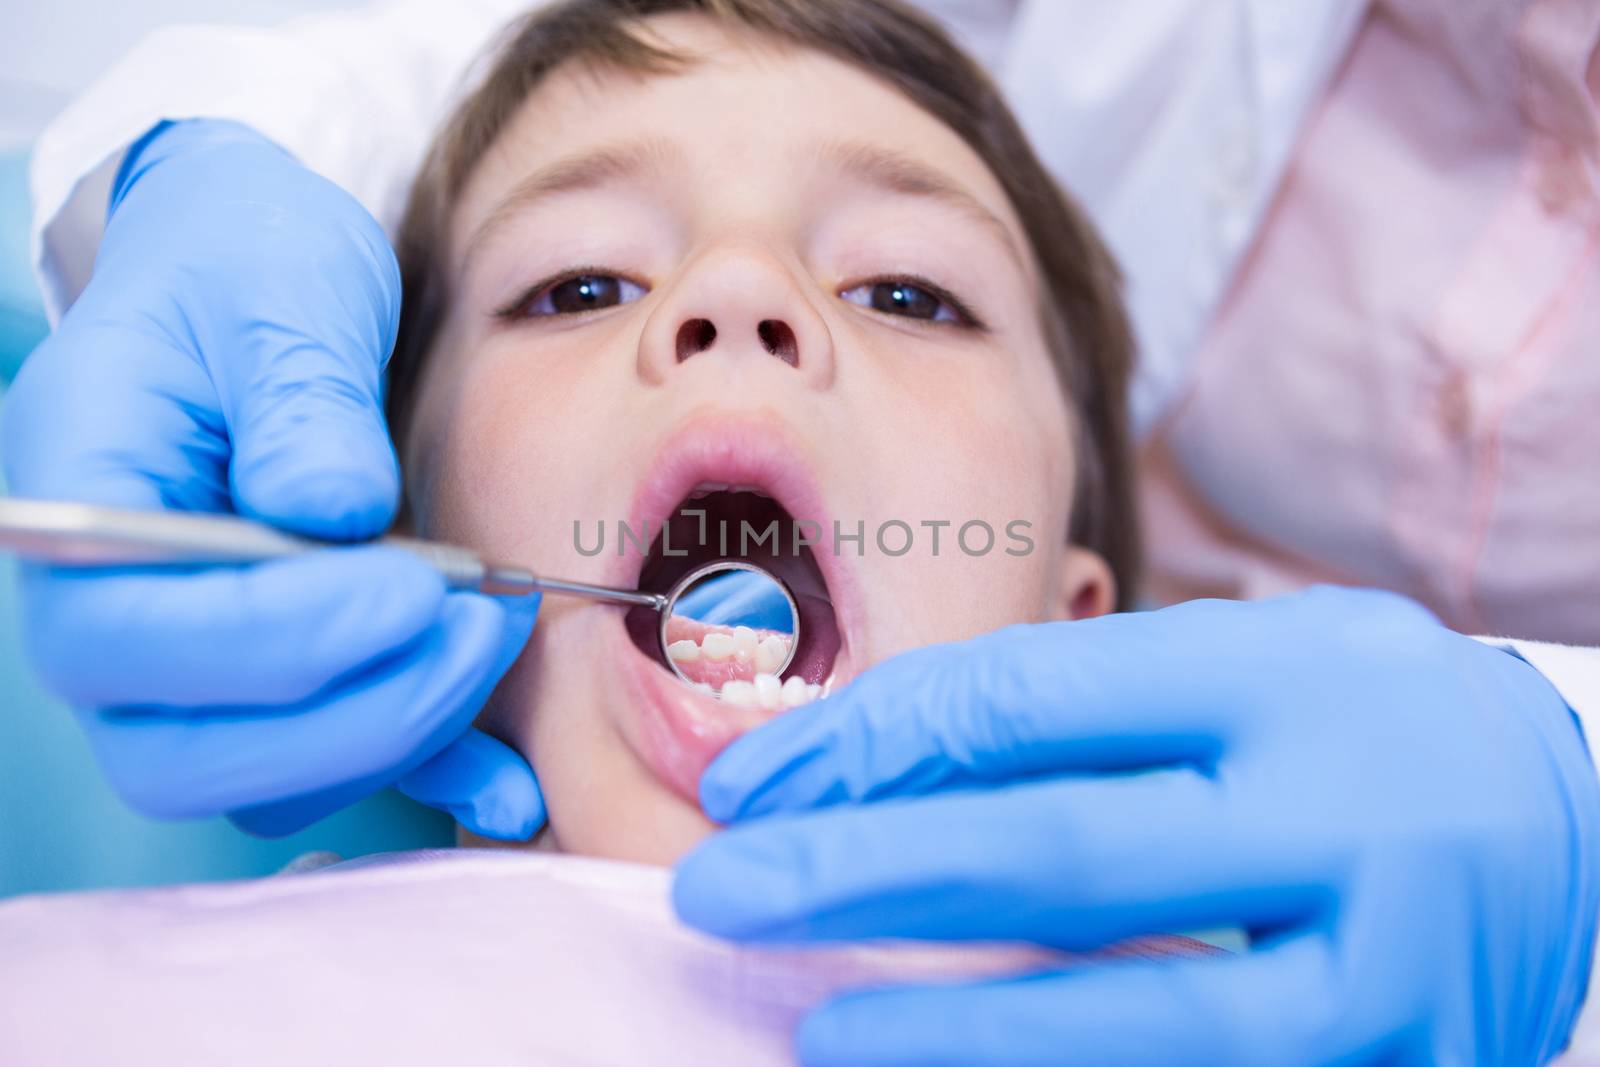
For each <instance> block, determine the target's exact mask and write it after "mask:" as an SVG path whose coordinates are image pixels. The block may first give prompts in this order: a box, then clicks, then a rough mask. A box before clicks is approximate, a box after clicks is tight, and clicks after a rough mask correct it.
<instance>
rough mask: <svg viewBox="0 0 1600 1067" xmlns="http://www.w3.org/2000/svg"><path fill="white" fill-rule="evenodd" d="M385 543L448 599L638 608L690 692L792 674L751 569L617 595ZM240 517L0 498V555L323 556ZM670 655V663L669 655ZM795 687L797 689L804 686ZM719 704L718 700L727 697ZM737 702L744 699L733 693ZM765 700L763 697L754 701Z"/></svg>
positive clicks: (775, 609) (99, 562)
mask: <svg viewBox="0 0 1600 1067" xmlns="http://www.w3.org/2000/svg"><path fill="white" fill-rule="evenodd" d="M383 541H384V543H386V544H391V545H394V546H396V547H399V548H402V549H404V550H406V551H408V552H410V553H412V554H413V555H416V556H418V557H419V558H421V559H422V560H423V561H424V562H426V563H428V564H429V565H431V566H432V567H433V568H434V569H436V570H437V571H438V572H439V573H440V574H441V575H442V576H443V577H444V579H445V581H446V583H447V584H448V586H449V587H450V588H452V589H473V590H476V591H478V592H481V593H488V594H490V595H492V596H526V595H527V594H529V593H534V592H539V593H547V594H554V595H559V596H577V597H583V598H585V599H587V600H595V601H600V602H602V603H610V604H625V605H628V606H631V607H634V608H646V609H649V610H651V611H654V612H656V613H657V614H658V616H659V620H658V621H657V620H652V623H651V627H652V629H654V630H655V633H656V637H657V639H658V641H659V643H660V645H659V647H660V651H661V655H662V657H663V658H664V659H665V660H666V663H667V665H668V666H669V667H671V668H672V670H673V673H675V674H676V675H677V676H678V677H679V678H682V679H683V680H684V681H686V682H688V683H690V684H691V685H695V684H703V685H705V686H706V687H709V688H711V689H713V690H717V691H719V692H721V689H720V687H721V686H722V685H723V684H724V683H726V682H729V681H737V682H739V683H740V685H738V686H735V687H734V690H735V691H736V692H738V691H740V690H741V689H742V687H743V686H744V685H755V686H757V687H761V686H764V687H765V688H766V689H768V690H770V689H771V686H772V681H770V680H763V679H761V678H759V677H758V676H759V675H772V676H774V679H775V678H776V677H777V676H780V675H782V674H783V672H784V671H785V670H787V669H788V667H789V664H790V663H791V662H792V661H793V660H794V655H795V648H796V644H797V642H798V640H799V637H800V610H799V608H798V607H797V606H796V603H795V599H794V594H793V593H791V592H790V591H789V588H788V587H787V586H786V585H784V584H783V582H781V581H779V580H778V579H777V578H775V577H773V575H772V574H770V573H768V572H767V571H765V570H763V569H762V568H760V567H758V566H756V565H754V564H752V563H742V562H737V561H733V560H721V561H717V562H714V563H707V564H705V565H704V566H701V567H697V568H695V569H694V570H692V571H690V572H689V573H688V574H687V575H685V576H684V577H683V578H681V579H680V580H679V581H678V582H677V584H676V585H674V586H673V587H672V589H671V591H670V592H668V593H665V594H663V593H647V592H644V591H642V590H639V591H636V590H632V589H615V588H612V587H610V586H604V585H593V584H591V583H588V582H572V581H566V580H564V579H560V578H550V577H544V576H541V575H537V574H534V573H533V572H532V571H529V570H527V569H525V568H523V567H520V566H513V565H508V564H503V563H497V562H494V561H491V560H485V559H483V558H481V557H480V556H478V555H477V554H476V553H475V552H472V551H470V550H468V549H465V548H461V547H459V546H456V545H448V544H440V543H438V542H434V541H424V540H418V539H416V538H409V537H386V538H384V539H383ZM326 547H327V546H326V545H323V544H321V543H319V542H316V541H311V540H308V539H306V538H303V537H297V536H294V535H292V534H288V533H284V532H283V531H281V530H277V529H274V528H272V527H270V526H266V525H264V524H262V523H259V522H255V521H253V520H250V519H245V518H241V517H239V516H236V515H206V514H192V513H184V512H172V511H128V510H124V509H120V508H109V507H100V506H97V505H93V504H79V503H73V502H68V501H55V500H27V499H19V498H16V497H9V498H4V499H0V551H12V552H16V553H18V554H19V555H22V556H24V557H25V558H28V559H33V560H37V561H40V562H46V563H55V564H61V565H68V566H77V567H96V566H98V567H126V566H173V565H178V566H204V565H208V564H215V565H227V564H247V563H255V562H261V561H265V560H271V559H280V558H283V557H286V556H293V555H298V554H300V553H304V552H312V551H316V550H318V549H321V548H326ZM674 649H676V652H674ZM796 684H798V685H801V686H802V687H803V686H804V683H803V682H797V683H796ZM723 695H726V694H725V693H724V694H723ZM741 695H749V694H748V693H741ZM758 695H760V696H762V697H763V699H766V698H770V697H771V694H770V693H763V694H758Z"/></svg>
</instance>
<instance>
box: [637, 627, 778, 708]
mask: <svg viewBox="0 0 1600 1067" xmlns="http://www.w3.org/2000/svg"><path fill="white" fill-rule="evenodd" d="M664 636H665V638H666V642H667V647H666V656H667V662H668V663H669V664H670V665H671V666H672V668H673V669H674V670H676V671H677V672H678V673H679V674H681V675H683V677H684V678H685V679H686V680H687V681H689V682H690V683H695V682H705V683H707V684H708V685H710V686H711V687H712V689H713V691H716V690H718V689H719V687H720V686H721V685H722V683H723V682H726V681H730V680H733V679H738V680H740V681H745V682H753V681H754V680H755V676H756V675H758V674H773V675H776V674H778V672H779V671H780V670H782V669H783V665H784V663H785V662H786V661H787V660H788V659H789V652H790V649H791V648H793V646H794V637H793V635H791V634H788V633H785V632H783V631H780V630H767V629H761V628H758V627H749V626H724V625H720V624H716V623H703V622H697V621H695V620H693V619H686V618H681V617H674V618H672V619H669V620H668V622H667V632H666V634H665V635H664Z"/></svg>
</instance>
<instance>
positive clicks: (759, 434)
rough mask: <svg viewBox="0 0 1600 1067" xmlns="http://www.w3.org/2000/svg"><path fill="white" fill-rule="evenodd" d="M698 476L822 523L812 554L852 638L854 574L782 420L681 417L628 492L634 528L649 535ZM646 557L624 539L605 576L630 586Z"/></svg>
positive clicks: (847, 641) (846, 639) (846, 637)
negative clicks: (746, 489)
mask: <svg viewBox="0 0 1600 1067" xmlns="http://www.w3.org/2000/svg"><path fill="white" fill-rule="evenodd" d="M704 483H712V484H721V485H738V486H746V485H747V486H755V487H758V488H759V489H760V490H761V492H763V493H765V494H766V495H767V496H769V497H771V498H772V499H773V500H775V501H777V503H778V504H779V505H780V506H781V507H782V508H783V509H784V510H785V511H787V512H788V513H789V515H790V516H791V517H793V518H794V519H796V520H810V521H812V522H815V523H816V524H817V525H818V526H819V527H820V529H821V534H820V535H819V537H818V544H817V545H816V546H815V547H814V549H813V552H812V555H813V556H814V557H815V559H816V562H817V566H818V568H819V569H820V570H821V572H822V578H823V581H824V582H826V583H827V586H828V596H829V598H830V599H831V600H832V602H833V608H834V616H835V620H836V622H837V625H838V627H839V634H840V637H841V639H842V640H843V643H844V646H845V647H847V648H848V647H852V646H854V645H855V644H856V642H855V641H854V640H853V638H855V636H856V635H857V634H858V632H859V625H860V618H859V614H858V613H859V610H860V601H859V598H858V597H857V595H856V586H855V579H854V575H853V574H851V573H849V571H848V569H847V568H846V567H845V566H844V564H843V561H842V560H841V558H840V557H839V556H838V555H837V554H836V553H834V552H831V551H827V550H826V548H827V542H828V541H829V538H830V534H831V532H832V530H833V516H832V514H831V512H829V510H828V508H827V505H826V503H825V501H824V499H823V495H822V492H821V490H820V488H819V487H818V485H817V479H816V476H815V473H814V471H813V469H812V465H811V464H810V463H809V462H808V460H807V457H806V453H805V451H804V449H803V448H802V446H801V445H800V444H799V442H798V441H796V440H795V439H794V438H793V436H792V435H790V434H789V433H788V432H787V431H786V430H785V429H784V427H783V423H782V422H781V420H780V419H779V418H778V417H777V416H776V415H775V414H774V415H772V416H771V417H769V418H765V419H758V418H755V417H752V416H750V415H730V414H723V413H718V412H713V411H703V412H700V413H698V414H695V415H691V416H689V417H688V418H686V419H684V421H683V422H682V423H680V424H679V426H678V428H677V429H676V430H675V431H674V432H673V433H671V435H670V436H668V437H667V439H666V440H665V441H664V442H663V443H662V445H661V446H660V448H658V449H657V451H656V455H655V458H654V460H653V461H652V463H651V464H650V466H649V468H648V469H647V470H646V472H645V475H644V477H643V479H642V480H641V481H640V483H639V486H638V488H637V490H636V491H635V493H634V497H633V503H632V505H631V507H630V509H629V521H630V523H631V524H632V527H633V529H635V530H638V531H643V538H642V539H643V540H645V541H646V542H648V541H649V539H650V538H652V537H653V536H655V534H656V532H658V531H659V530H660V529H661V526H662V523H664V522H665V521H667V520H668V519H669V518H670V517H671V516H672V515H673V514H674V513H675V512H676V511H677V510H678V506H679V505H680V504H681V503H682V502H683V501H684V498H685V497H687V496H688V495H689V493H690V492H691V491H692V490H694V488H695V487H696V486H698V485H702V484H704ZM644 560H645V554H644V553H642V552H640V551H638V549H637V548H636V547H635V546H633V545H632V544H629V545H628V548H627V551H626V553H624V554H621V555H616V556H613V557H612V558H611V561H610V565H609V568H610V574H609V576H608V580H609V581H610V583H611V584H613V585H620V586H625V587H627V588H634V587H636V586H637V584H638V579H639V572H640V569H641V568H642V567H643V565H644Z"/></svg>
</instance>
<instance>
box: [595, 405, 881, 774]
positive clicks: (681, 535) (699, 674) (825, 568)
mask: <svg viewBox="0 0 1600 1067" xmlns="http://www.w3.org/2000/svg"><path fill="white" fill-rule="evenodd" d="M628 514H629V515H630V516H631V517H632V525H633V529H634V530H635V531H639V535H638V537H637V539H636V540H634V541H632V542H630V544H629V545H628V546H627V549H626V551H624V550H623V546H622V545H621V544H620V543H619V544H618V546H617V548H618V553H617V555H615V556H613V557H612V564H611V566H610V567H608V568H607V573H606V574H605V575H604V578H605V580H606V581H607V582H608V583H609V584H613V585H621V586H625V587H626V586H627V585H628V584H629V583H634V584H633V586H632V587H633V588H636V589H643V590H647V591H650V592H661V593H665V592H667V591H668V590H669V589H670V588H671V587H672V586H673V585H674V583H676V582H677V581H679V580H680V579H681V578H683V577H684V576H685V575H687V574H689V572H690V571H691V570H693V569H695V568H697V567H700V566H702V565H704V564H707V563H712V562H715V561H725V560H726V561H736V562H744V563H748V564H751V565H754V566H756V567H760V568H761V569H763V570H765V571H767V572H769V573H771V574H772V575H773V576H774V577H776V578H778V579H779V580H781V581H782V582H783V583H784V584H785V585H786V586H787V587H788V590H789V593H790V595H791V596H792V597H793V598H794V602H795V607H796V610H797V611H798V613H799V631H798V637H797V640H796V644H795V647H794V648H793V650H792V651H793V653H794V655H793V658H792V660H791V662H790V663H789V664H788V666H787V667H784V668H774V666H773V665H774V658H773V657H774V653H775V652H777V651H779V649H778V648H776V647H775V645H773V644H766V648H767V651H766V652H763V651H762V647H763V644H764V643H766V642H768V641H769V639H770V638H773V637H786V636H787V635H784V634H778V633H776V632H763V631H762V629H761V628H758V627H755V626H752V627H751V630H752V631H754V632H752V633H744V632H741V631H740V630H739V629H738V627H725V626H721V625H716V624H711V625H701V624H700V623H696V622H689V621H687V620H686V621H685V622H684V623H683V624H677V625H670V624H669V628H668V633H667V638H668V642H667V643H668V645H669V646H670V645H676V646H677V652H676V656H675V657H674V658H673V659H672V662H673V663H676V664H677V667H678V671H679V672H681V676H680V674H679V673H677V672H675V671H674V670H673V669H672V667H671V666H669V664H668V660H667V657H666V656H664V655H663V651H664V650H663V648H662V646H661V638H660V635H659V632H658V629H657V627H658V626H659V625H660V616H659V615H657V614H656V613H655V612H653V611H650V610H649V609H645V610H642V611H630V612H628V613H627V614H626V616H623V617H620V618H618V617H616V616H612V617H613V618H617V622H618V623H620V625H618V626H616V628H615V630H613V631H611V633H612V634H613V636H612V637H611V638H609V639H608V640H614V641H615V646H613V651H612V652H610V653H608V654H607V656H606V660H607V662H609V663H610V664H611V665H612V668H613V670H614V671H615V673H616V676H617V678H618V680H619V681H620V682H621V684H622V686H623V688H624V691H625V693H626V696H625V699H626V701H627V704H628V707H629V708H630V710H629V712H628V714H627V715H626V716H625V718H624V719H623V722H624V723H625V730H626V733H627V734H628V736H629V737H630V739H631V743H632V744H633V746H634V748H635V751H637V752H638V753H639V755H640V756H641V757H642V759H643V760H644V762H645V763H646V765H647V766H649V767H650V768H651V770H652V771H653V772H654V774H655V776H656V777H657V778H658V779H659V780H661V781H662V782H664V783H665V784H667V785H668V786H669V787H671V788H672V789H673V790H674V791H676V792H677V793H678V794H679V795H681V796H682V797H684V798H685V799H686V800H689V801H691V802H693V801H695V800H697V799H698V796H699V781H700V775H701V773H702V772H703V771H704V770H705V768H706V767H707V766H708V765H709V764H710V763H711V761H712V759H714V758H715V757H716V755H717V754H718V753H719V752H721V751H722V750H723V749H724V748H726V747H727V746H728V745H729V744H731V743H732V742H733V740H734V739H735V738H736V737H738V736H739V735H740V734H742V733H744V732H746V731H748V730H751V729H754V728H755V727H757V726H759V725H761V724H762V723H764V722H766V721H768V720H769V719H771V718H773V717H775V716H776V715H779V714H785V713H787V712H788V711H789V709H792V708H796V707H798V706H799V705H802V704H804V703H806V702H807V701H810V700H813V699H816V698H817V697H820V696H824V695H826V694H827V693H829V692H833V691H837V690H838V689H839V688H840V687H842V686H843V685H845V684H847V683H848V682H849V681H850V679H851V678H852V677H853V676H854V671H855V669H856V665H855V662H854V653H853V649H854V647H855V646H857V645H858V644H860V643H861V640H862V638H861V628H862V625H863V623H862V619H861V596H860V594H859V590H858V588H857V585H856V582H857V578H856V575H855V573H854V571H853V569H852V568H851V567H849V566H848V565H847V561H846V560H845V559H844V558H843V557H842V556H841V555H839V554H837V553H829V552H828V551H827V550H826V549H825V548H821V547H818V548H816V549H813V547H812V546H810V545H808V544H805V543H804V542H805V541H807V540H821V537H820V534H819V532H818V527H821V528H823V529H829V530H831V529H832V525H831V520H832V516H831V514H830V513H829V512H828V510H827V506H826V503H825V501H824V499H823V496H822V493H821V491H820V490H819V488H818V486H817V482H816V478H815V475H814V472H813V468H812V467H811V465H810V463H809V462H807V453H806V449H805V448H804V445H803V443H802V439H799V438H795V437H791V436H790V435H789V434H788V433H787V432H785V428H784V425H783V422H782V420H781V419H780V418H778V417H776V416H772V415H765V417H761V418H756V417H753V416H750V415H740V416H735V415H728V414H723V413H713V412H710V411H706V412H702V413H700V414H698V415H697V416H694V417H691V418H689V419H687V420H686V421H685V422H683V423H682V424H680V425H679V427H678V429H677V431H676V432H675V433H673V434H672V435H671V436H670V437H669V438H668V439H667V440H666V441H664V442H663V443H662V444H661V445H660V446H659V447H658V448H657V450H656V453H655V459H654V461H653V462H652V463H651V465H650V469H649V470H648V471H647V472H646V474H645V477H644V478H643V480H642V481H641V482H640V485H639V488H638V490H637V492H636V495H635V497H634V499H633V502H632V505H631V507H630V508H629V511H628ZM774 522H776V523H777V526H778V528H777V530H776V531H775V536H772V537H770V538H766V539H763V540H760V541H757V540H756V538H755V536H754V535H752V536H749V537H746V538H744V539H743V541H742V542H741V538H740V533H741V531H742V530H743V529H744V525H748V526H749V527H752V528H754V530H755V531H757V532H760V533H764V532H765V531H766V530H767V529H768V528H769V527H770V526H771V525H772V524H773V523H774ZM742 524H744V525H742ZM646 530H647V531H648V533H649V545H648V547H646V545H645V544H643V543H641V542H643V541H644V540H645V535H644V533H643V532H642V531H646ZM797 530H798V531H799V533H800V536H799V537H798V538H797V537H796V536H795V533H796V531H797ZM807 535H809V537H808V536H807ZM829 543H831V542H829ZM669 549H670V551H669ZM695 618H697V619H698V618H700V616H695ZM706 618H707V619H711V616H706ZM718 621H720V620H718ZM669 622H670V621H669ZM752 638H753V639H754V640H753V641H752ZM687 643H692V645H693V647H694V651H692V652H691V651H690V650H689V648H688V647H687ZM785 654H787V653H785ZM782 659H783V657H782V656H780V657H778V658H777V661H776V662H778V663H781V662H782ZM769 668H771V669H769ZM685 678H687V679H689V681H685ZM802 711H803V709H802Z"/></svg>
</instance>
